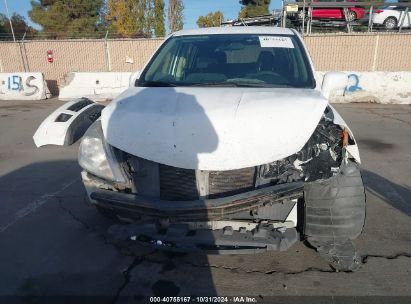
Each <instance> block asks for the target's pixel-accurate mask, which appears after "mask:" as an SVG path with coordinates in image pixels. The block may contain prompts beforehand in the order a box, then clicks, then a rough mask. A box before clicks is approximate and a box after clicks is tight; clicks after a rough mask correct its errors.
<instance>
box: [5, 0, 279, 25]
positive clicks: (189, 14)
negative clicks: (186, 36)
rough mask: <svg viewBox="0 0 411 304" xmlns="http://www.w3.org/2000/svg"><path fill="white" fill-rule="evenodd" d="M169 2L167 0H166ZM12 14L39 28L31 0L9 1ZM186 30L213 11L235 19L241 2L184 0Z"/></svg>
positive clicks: (275, 4)
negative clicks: (33, 19) (199, 17)
mask: <svg viewBox="0 0 411 304" xmlns="http://www.w3.org/2000/svg"><path fill="white" fill-rule="evenodd" d="M165 1H166V2H167V0H165ZM7 3H8V7H9V11H10V14H13V13H18V14H20V15H22V16H24V17H25V18H26V20H27V21H28V22H29V24H30V25H31V26H34V27H35V28H39V26H38V25H36V24H33V22H31V20H30V18H29V17H28V15H27V12H28V11H29V10H30V9H31V5H30V0H7ZM184 6H185V9H184V28H196V27H197V24H196V21H197V18H198V16H201V15H206V14H207V13H209V12H211V11H217V10H220V11H222V12H223V13H224V16H225V18H226V19H233V18H236V17H237V16H238V12H239V10H240V4H239V0H184ZM280 7H281V0H271V6H270V9H271V10H272V9H274V8H280ZM0 12H1V13H4V14H5V13H6V8H5V6H4V0H0Z"/></svg>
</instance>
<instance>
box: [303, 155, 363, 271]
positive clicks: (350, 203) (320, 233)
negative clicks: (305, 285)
mask: <svg viewBox="0 0 411 304" xmlns="http://www.w3.org/2000/svg"><path fill="white" fill-rule="evenodd" d="M364 223H365V191H364V185H363V181H362V178H361V174H360V170H359V167H358V165H357V164H356V163H354V162H351V161H349V162H348V163H347V164H345V165H342V166H341V169H340V172H339V173H338V174H337V175H335V176H333V177H331V178H329V179H325V180H318V181H314V182H309V183H306V185H305V186H304V236H305V238H306V240H307V242H308V243H309V244H310V245H311V246H313V247H314V248H315V249H316V250H317V252H318V253H319V254H320V256H321V257H322V258H323V259H325V260H326V261H327V262H328V263H329V264H330V266H331V267H333V268H334V269H337V270H339V271H356V270H358V269H359V268H360V265H361V259H360V257H359V255H358V253H357V251H356V249H355V246H354V244H353V240H354V239H356V238H357V237H358V236H359V235H360V234H361V232H362V230H363V228H364Z"/></svg>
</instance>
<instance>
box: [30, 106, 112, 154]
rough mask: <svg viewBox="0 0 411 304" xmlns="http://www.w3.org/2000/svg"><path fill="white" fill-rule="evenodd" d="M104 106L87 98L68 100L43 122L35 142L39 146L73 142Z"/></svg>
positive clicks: (93, 120)
mask: <svg viewBox="0 0 411 304" xmlns="http://www.w3.org/2000/svg"><path fill="white" fill-rule="evenodd" d="M103 108H104V106H103V105H101V104H98V103H95V102H93V101H92V100H90V99H87V98H79V99H76V100H73V101H70V102H67V103H66V104H64V105H63V106H61V107H60V108H58V109H57V110H55V111H54V112H53V113H51V114H50V115H49V116H48V117H47V119H45V120H44V121H43V122H42V123H41V125H40V126H39V128H38V129H37V131H36V133H35V134H34V136H33V139H34V143H35V144H36V146H37V147H41V146H45V145H58V146H69V145H71V144H73V143H74V142H76V141H77V140H79V139H80V138H81V137H82V136H83V135H84V133H85V132H86V130H87V129H88V128H89V127H90V126H91V124H92V123H93V122H95V121H96V120H97V118H99V117H100V114H101V110H102V109H103Z"/></svg>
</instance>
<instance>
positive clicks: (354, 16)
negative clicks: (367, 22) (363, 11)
mask: <svg viewBox="0 0 411 304" xmlns="http://www.w3.org/2000/svg"><path fill="white" fill-rule="evenodd" d="M356 19H357V13H356V12H354V11H350V10H349V11H348V14H347V21H349V22H352V21H354V20H356Z"/></svg>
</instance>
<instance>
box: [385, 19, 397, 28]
mask: <svg viewBox="0 0 411 304" xmlns="http://www.w3.org/2000/svg"><path fill="white" fill-rule="evenodd" d="M384 27H385V29H387V30H393V29H395V28H396V27H397V19H395V18H394V17H388V18H387V19H385V20H384Z"/></svg>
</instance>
